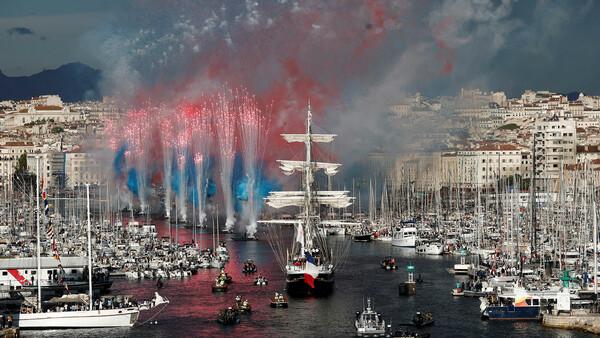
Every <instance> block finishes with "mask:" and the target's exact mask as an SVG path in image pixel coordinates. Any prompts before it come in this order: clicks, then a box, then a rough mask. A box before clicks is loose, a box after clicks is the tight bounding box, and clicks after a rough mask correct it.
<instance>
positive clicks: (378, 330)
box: [354, 298, 385, 337]
mask: <svg viewBox="0 0 600 338" xmlns="http://www.w3.org/2000/svg"><path fill="white" fill-rule="evenodd" d="M354 326H355V327H356V335H357V336H359V337H383V336H385V320H383V318H382V316H381V313H378V312H375V311H374V310H373V309H372V308H371V298H367V307H366V308H364V309H363V311H362V312H360V311H356V320H355V321H354Z"/></svg>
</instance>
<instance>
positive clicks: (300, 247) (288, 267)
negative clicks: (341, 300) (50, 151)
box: [261, 103, 354, 294]
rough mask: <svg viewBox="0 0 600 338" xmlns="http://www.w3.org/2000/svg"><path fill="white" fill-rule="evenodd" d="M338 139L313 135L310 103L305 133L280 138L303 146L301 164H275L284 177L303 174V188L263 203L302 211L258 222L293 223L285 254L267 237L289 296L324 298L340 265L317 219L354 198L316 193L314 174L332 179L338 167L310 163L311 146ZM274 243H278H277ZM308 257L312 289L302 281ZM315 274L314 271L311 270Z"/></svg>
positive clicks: (277, 193) (342, 193) (273, 238)
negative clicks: (294, 215)
mask: <svg viewBox="0 0 600 338" xmlns="http://www.w3.org/2000/svg"><path fill="white" fill-rule="evenodd" d="M336 136H337V135H335V134H313V132H312V113H311V109H310V103H309V105H308V112H307V118H306V133H304V134H282V137H283V138H284V139H285V141H287V142H289V143H292V142H300V143H304V145H305V148H306V157H305V160H304V161H291V160H278V162H279V164H280V168H281V170H282V171H283V172H284V174H286V175H292V174H293V173H295V172H300V173H301V174H302V188H303V190H300V191H273V192H270V194H269V196H268V197H267V198H266V203H267V204H268V205H269V206H270V207H273V208H277V209H278V208H283V207H290V206H295V207H299V208H300V209H301V212H300V213H299V214H298V218H297V219H296V220H291V221H278V220H274V221H261V223H267V224H269V223H270V224H273V223H288V224H289V223H292V224H294V227H295V229H294V237H293V240H292V245H291V247H288V248H287V249H286V250H285V252H284V250H283V247H282V246H281V244H280V241H281V240H282V239H281V238H276V237H277V236H274V235H273V233H271V236H269V237H268V239H269V242H270V244H271V246H272V247H273V250H274V251H275V254H276V256H279V257H277V259H278V261H279V263H280V265H281V267H282V269H283V270H284V272H285V276H286V283H287V287H288V292H290V293H300V294H304V293H309V294H317V293H319V294H323V293H327V292H329V291H330V290H331V287H332V284H333V281H334V274H335V273H334V272H335V268H336V266H337V264H338V263H339V259H340V258H341V257H340V256H343V253H341V252H335V251H338V250H334V248H329V247H328V243H327V241H326V238H325V237H324V236H322V235H321V234H319V232H318V226H319V225H320V224H321V223H322V222H324V221H323V220H321V217H320V210H321V206H327V207H332V208H346V207H348V206H350V205H351V204H352V200H353V199H354V197H349V196H347V195H348V191H331V190H326V191H320V190H317V184H316V183H317V182H316V174H317V172H318V171H319V170H323V171H324V173H325V174H326V175H328V176H333V175H335V174H336V173H337V172H338V170H339V167H340V166H341V164H339V163H327V162H317V161H314V160H313V148H312V144H313V142H319V143H329V142H332V141H333V139H334V138H335V137H336ZM276 241H278V242H277V243H276ZM310 257H313V258H314V262H315V263H316V266H317V269H318V275H317V276H316V277H314V288H313V287H311V286H309V285H308V284H307V283H306V281H305V274H306V273H308V272H309V270H310V269H311V268H314V267H312V266H310V263H309V262H310ZM313 271H314V270H313Z"/></svg>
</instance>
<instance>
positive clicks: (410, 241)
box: [392, 227, 418, 248]
mask: <svg viewBox="0 0 600 338" xmlns="http://www.w3.org/2000/svg"><path fill="white" fill-rule="evenodd" d="M417 238H418V232H417V228H412V227H410V228H395V229H394V231H393V234H392V245H393V246H399V247H405V248H414V247H415V246H416V243H417Z"/></svg>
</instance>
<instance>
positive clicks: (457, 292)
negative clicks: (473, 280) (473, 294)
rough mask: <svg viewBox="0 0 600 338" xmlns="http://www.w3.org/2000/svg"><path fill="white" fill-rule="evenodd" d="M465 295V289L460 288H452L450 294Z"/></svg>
mask: <svg viewBox="0 0 600 338" xmlns="http://www.w3.org/2000/svg"><path fill="white" fill-rule="evenodd" d="M464 295H465V291H464V290H463V289H461V288H458V289H452V296H455V297H460V296H464Z"/></svg>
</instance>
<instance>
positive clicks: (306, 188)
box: [300, 100, 312, 256]
mask: <svg viewBox="0 0 600 338" xmlns="http://www.w3.org/2000/svg"><path fill="white" fill-rule="evenodd" d="M311 127H312V112H311V110H310V100H309V101H308V110H307V118H306V138H305V139H304V144H305V145H306V164H305V170H306V174H305V178H304V179H305V181H304V192H305V194H306V199H305V202H304V210H305V213H306V216H305V217H306V223H305V224H306V226H305V229H304V243H306V247H307V248H308V249H310V248H312V236H311V233H310V232H311V228H312V227H311V210H310V209H311V204H312V203H311V201H312V191H311V186H310V185H311V181H312V177H311V176H312V168H311V167H312V166H311V160H312V156H311V155H312V137H311V134H312V128H311ZM308 249H307V250H308ZM300 254H301V255H302V256H304V252H301V253H300Z"/></svg>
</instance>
